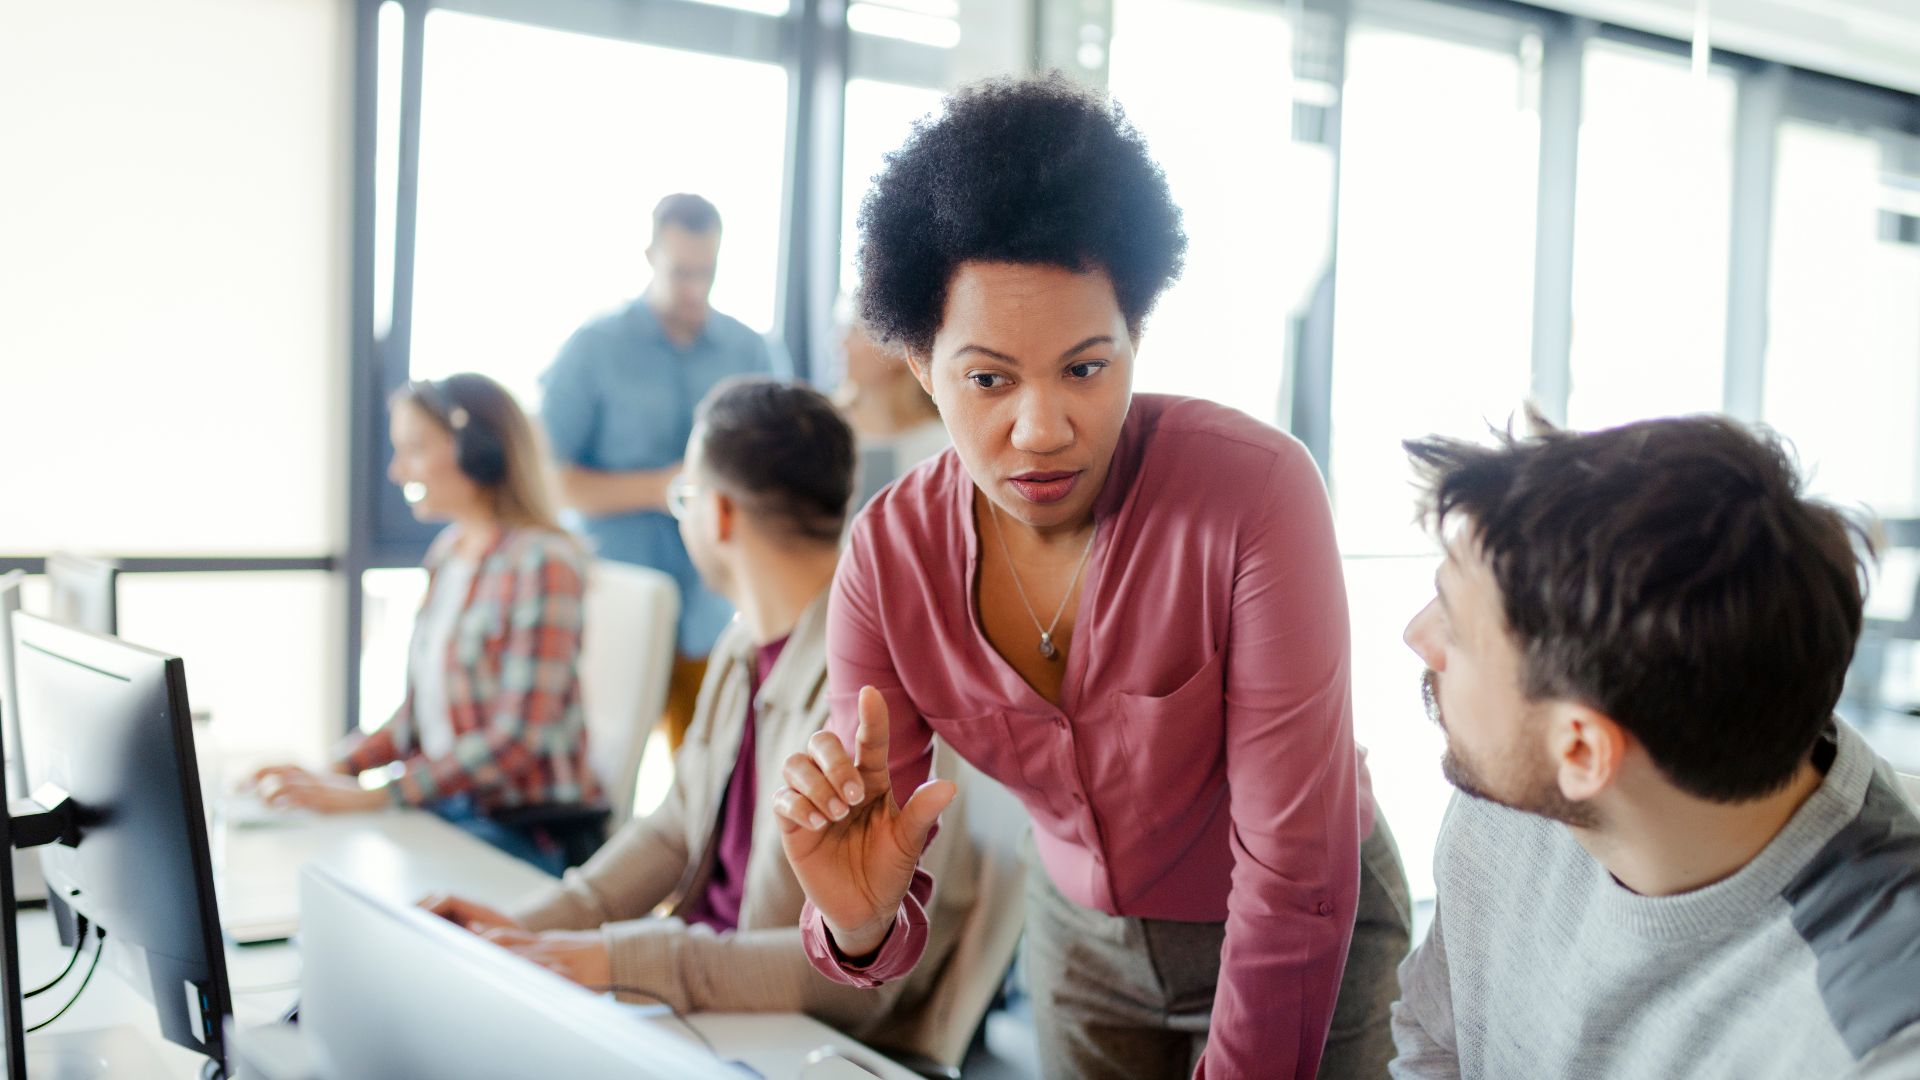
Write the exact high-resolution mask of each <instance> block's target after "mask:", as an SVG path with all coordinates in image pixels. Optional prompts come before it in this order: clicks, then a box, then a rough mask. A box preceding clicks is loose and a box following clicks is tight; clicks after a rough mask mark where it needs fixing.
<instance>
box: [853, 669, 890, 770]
mask: <svg viewBox="0 0 1920 1080" xmlns="http://www.w3.org/2000/svg"><path fill="white" fill-rule="evenodd" d="M889 734H890V732H889V730H888V716H887V699H886V698H883V697H881V696H880V691H878V690H875V689H874V688H873V687H871V686H863V687H861V688H860V724H859V726H858V727H857V728H855V729H854V733H853V743H854V746H853V764H854V767H856V768H858V769H859V770H860V780H861V782H862V783H864V784H865V785H866V788H867V791H868V793H872V792H876V791H886V790H888V789H889V787H891V785H890V784H889V783H888V774H887V738H888V735H889Z"/></svg>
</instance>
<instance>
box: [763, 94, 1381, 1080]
mask: <svg viewBox="0 0 1920 1080" xmlns="http://www.w3.org/2000/svg"><path fill="white" fill-rule="evenodd" d="M860 233H861V244H860V252H859V267H860V293H859V301H860V308H859V310H860V316H861V318H862V320H863V321H864V322H865V324H866V326H867V329H868V330H869V332H871V333H872V334H874V335H875V336H876V337H877V338H878V339H879V340H881V341H882V342H884V343H886V344H888V345H890V346H893V347H895V348H896V349H898V350H899V351H901V352H903V353H904V354H905V356H906V361H907V363H909V364H910V365H911V366H912V369H913V373H914V375H915V377H917V378H918V379H919V380H920V383H921V385H922V386H924V387H925V388H926V390H927V393H928V394H929V395H931V397H932V398H933V400H934V402H935V404H936V405H937V406H938V407H939V410H940V413H941V416H942V417H943V419H944V420H945V422H946V425H947V430H948V432H949V433H950V434H951V435H952V437H953V447H952V449H950V450H948V451H946V452H944V453H942V454H940V455H939V456H937V457H935V458H933V459H931V460H929V461H928V462H926V463H924V464H923V465H921V466H920V467H919V468H917V469H915V470H914V471H912V472H910V473H908V474H907V475H906V476H904V477H902V478H901V479H900V480H899V481H897V482H896V483H894V484H893V485H892V486H891V487H889V488H888V489H887V490H886V491H884V492H882V493H881V494H880V495H879V496H877V497H876V498H875V499H874V501H873V502H872V503H871V504H869V506H868V508H867V510H866V511H865V513H863V514H862V515H861V516H860V517H859V518H858V520H857V521H856V522H855V523H854V525H853V528H852V535H851V537H850V541H849V548H848V550H847V553H846V556H845V558H844V559H843V560H842V562H841V564H840V568H839V572H838V575H837V577H836V579H835V582H834V591H833V597H832V604H831V613H830V616H829V626H830V629H829V632H828V658H829V661H828V670H829V693H830V697H831V703H832V712H833V720H832V722H831V723H830V725H829V727H828V729H827V730H825V731H822V732H820V733H818V734H816V735H815V736H814V737H813V739H812V741H811V742H809V743H808V745H807V747H806V750H805V752H803V753H797V754H794V755H793V756H791V757H790V758H788V759H787V761H786V763H785V768H784V770H783V777H782V779H783V782H784V784H785V788H784V789H783V790H782V791H780V792H779V793H778V795H777V796H776V798H775V802H774V806H775V812H776V814H777V815H778V816H779V818H780V824H781V828H782V841H783V844H784V846H785V849H786V854H787V858H788V859H789V861H790V862H791V863H792V864H793V868H794V871H795V873H796V874H797V875H798V878H799V880H800V883H801V885H802V887H803V888H804V889H805V891H806V893H807V896H808V897H809V900H810V903H809V905H808V907H807V909H806V910H805V911H804V912H803V914H802V916H801V918H802V925H803V927H804V929H805V931H806V932H805V934H804V938H805V941H806V946H807V950H808V953H809V955H810V957H811V958H812V960H813V963H814V966H815V967H817V968H818V969H819V970H820V971H821V972H823V973H824V974H826V975H827V976H828V977H830V978H834V979H838V980H840V981H843V982H847V983H852V984H854V985H862V986H876V985H879V984H881V983H883V982H886V981H889V980H892V979H897V978H899V977H901V976H902V975H903V974H905V973H906V972H908V971H909V970H911V969H912V968H913V966H914V965H915V963H916V961H917V960H918V959H919V956H920V953H921V951H922V949H923V948H924V947H925V944H926V941H927V916H926V911H927V910H928V898H929V897H930V895H931V891H932V889H933V887H934V883H933V881H932V879H931V878H930V877H929V876H928V875H927V874H926V873H925V872H924V871H922V870H920V869H918V868H917V865H916V863H917V860H918V857H919V854H920V852H921V850H922V849H923V847H924V846H925V844H926V840H927V838H928V836H929V835H930V833H931V831H932V830H933V828H934V825H935V821H936V819H937V818H938V815H939V813H940V811H941V810H942V809H944V808H945V806H946V805H947V802H948V801H949V800H950V799H951V798H952V797H953V793H954V785H953V783H952V781H951V780H947V779H931V778H929V763H930V762H931V761H932V756H933V743H932V740H933V738H934V736H936V735H937V736H939V737H940V738H941V739H942V740H944V741H945V742H946V743H948V744H949V745H950V746H952V747H953V748H954V749H955V750H957V751H958V752H959V753H960V754H961V755H962V756H964V757H965V758H967V759H968V760H969V761H971V762H972V763H973V764H974V765H976V766H977V767H979V769H980V770H981V771H982V772H984V773H986V774H987V775H989V776H991V777H993V778H994V779H996V780H998V781H999V782H1000V783H1002V784H1004V785H1005V786H1006V787H1007V789H1008V790H1010V791H1011V792H1012V793H1013V794H1014V795H1015V796H1017V797H1018V798H1019V799H1020V800H1021V801H1022V802H1023V803H1024V804H1025V805H1026V807H1027V809H1028V811H1029V813H1030V814H1031V815H1032V818H1033V824H1034V830H1033V840H1032V850H1031V852H1030V854H1031V856H1032V859H1031V861H1032V863H1033V867H1032V870H1031V872H1030V873H1029V874H1028V886H1027V898H1026V907H1027V915H1026V918H1027V944H1026V950H1027V951H1026V970H1027V974H1028V978H1029V980H1030V983H1031V985H1032V989H1033V996H1034V1003H1035V1027H1036V1030H1037V1033H1038V1037H1039V1042H1040V1060H1041V1069H1042V1072H1043V1074H1044V1075H1045V1076H1048V1077H1068V1076H1071V1077H1127V1078H1135V1077H1159V1076H1167V1077H1175V1076H1184V1075H1186V1074H1187V1073H1188V1072H1189V1071H1190V1070H1197V1074H1198V1075H1204V1076H1209V1077H1229V1076H1230V1077H1288V1076H1295V1077H1311V1076H1314V1075H1316V1071H1318V1072H1319V1074H1320V1075H1325V1076H1339V1077H1345V1076H1382V1075H1385V1073H1386V1064H1387V1060H1388V1059H1389V1058H1390V1057H1391V1056H1392V1052H1393V1051H1392V1038H1391V1034H1390V1017H1389V1007H1390V1005H1391V1003H1392V1001H1393V999H1394V997H1395V996H1396V990H1397V985H1396V980H1395V966H1396V964H1397V963H1398V961H1399V959H1400V958H1401V957H1402V956H1403V955H1404V954H1405V952H1406V949H1407V941H1408V936H1409V925H1408V923H1409V918H1408V910H1409V903H1408V899H1407V886H1406V880H1405V875H1404V873H1403V872H1402V871H1401V868H1400V861H1399V855H1398V852H1397V851H1396V850H1395V848H1394V846H1393V840H1392V837H1391V835H1390V834H1389V833H1388V831H1387V828H1386V823H1385V822H1384V821H1383V820H1381V819H1380V818H1379V816H1378V813H1377V811H1376V810H1375V807H1374V803H1373V796H1372V792H1371V788H1370V784H1369V781H1368V778H1367V772H1366V767H1365V763H1364V760H1363V758H1362V756H1361V753H1360V751H1359V750H1358V749H1357V748H1356V747H1355V745H1354V742H1353V727H1352V703H1351V697H1350V694H1349V688H1348V645H1349V638H1348V624H1347V609H1346V592H1345V588H1344V585H1343V584H1342V580H1341V573H1340V557H1339V553H1338V551H1337V550H1336V548H1335V545H1334V534H1333V525H1332V519H1331V515H1330V513H1329V510H1328V505H1327V497H1326V492H1325V489H1324V488H1323V486H1322V484H1321V481H1320V475H1319V473H1318V471H1317V470H1316V469H1315V467H1314V463H1313V461H1312V459H1311V458H1310V457H1309V456H1308V454H1307V452H1306V451H1305V450H1304V449H1303V448H1302V447H1301V445H1300V444H1299V443H1298V442H1296V441H1295V440H1294V439H1292V438H1290V437H1289V436H1287V435H1285V434H1283V433H1281V432H1279V431H1277V430H1275V429H1274V428H1272V427H1270V426H1268V425H1266V424H1263V423H1260V422H1258V421H1255V420H1253V419H1250V418H1249V417H1247V416H1246V415H1244V414H1242V413H1240V412H1237V411H1234V410H1232V409H1229V408H1226V407H1224V406H1220V405H1215V404H1212V403H1209V402H1204V401H1198V400H1191V399H1185V398H1178V397H1164V396H1156V395H1146V394H1142V395H1139V396H1135V395H1134V394H1133V392H1132V381H1133V366H1134V357H1135V352H1136V350H1137V349H1138V348H1139V346H1140V344H1141V341H1142V337H1141V332H1142V330H1143V329H1144V328H1145V325H1146V320H1147V315H1148V313H1149V312H1150V311H1151V310H1152V308H1153V305H1154V302H1155V300H1157V299H1158V298H1159V296H1160V294H1161V292H1162V291H1163V290H1164V289H1165V288H1166V287H1167V285H1168V284H1169V283H1170V282H1171V281H1172V280H1173V279H1174V278H1175V277H1176V276H1177V275H1178V274H1179V271H1180V267H1181V260H1182V258H1183V256H1184V254H1185V249H1186V235H1185V233H1184V232H1183V231H1182V228H1181V219H1180V211H1179V208H1178V207H1176V206H1175V205H1174V203H1173V200H1172V197H1171V195H1170V193H1169V191H1168V188H1167V183H1166V179H1165V177H1164V175H1163V174H1162V173H1161V171H1160V168H1159V166H1158V165H1156V164H1155V163H1154V161H1153V159H1152V158H1151V157H1150V156H1149V155H1148V152H1147V148H1146V145H1145V143H1144V141H1143V140H1142V139H1141V137H1140V135H1139V134H1138V133H1137V132H1136V131H1135V130H1134V129H1133V127H1132V126H1131V125H1129V124H1128V123H1127V121H1126V119H1125V117H1124V116H1123V115H1122V113H1121V111H1120V109H1119V108H1118V107H1117V106H1115V105H1113V104H1112V103H1110V102H1109V101H1107V100H1106V99H1105V98H1104V97H1101V96H1098V95H1095V94H1092V93H1090V92H1088V91H1085V90H1082V89H1080V88H1078V87H1076V86H1074V85H1073V84H1071V83H1069V82H1067V81H1066V80H1065V79H1063V78H1062V77H1060V76H1058V75H1055V76H1051V77H1046V78H1036V79H1027V80H1016V81H992V82H987V83H982V84H978V85H975V86H972V87H969V88H967V89H964V90H962V91H960V92H959V93H957V94H955V95H954V96H952V97H951V98H950V99H949V100H948V101H947V102H946V104H945V107H944V109H943V111H942V112H941V113H940V114H939V115H938V116H937V117H935V118H931V119H929V120H923V121H922V122H921V123H920V124H919V125H918V126H916V127H915V129H914V132H913V134H912V135H911V136H910V137H909V138H908V140H907V142H906V143H905V145H904V146H902V147H901V148H900V149H899V150H897V151H895V152H894V153H893V154H892V155H890V156H889V157H888V159H887V164H886V168H885V170H884V171H883V173H882V174H881V175H880V176H879V177H878V178H876V183H875V187H874V188H873V190H872V192H871V193H870V194H869V195H868V197H867V200H866V203H865V205H864V206H863V207H862V209H861V213H860ZM1250 314H1251V313H1250ZM1250 322H1251V320H1250ZM1254 343H1255V342H1250V345H1251V344H1254ZM1205 359H1206V358H1203V357H1193V358H1191V362H1195V363H1199V362H1203V361H1204V360H1205ZM1323 1054H1324V1057H1323Z"/></svg>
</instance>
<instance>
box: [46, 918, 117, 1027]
mask: <svg viewBox="0 0 1920 1080" xmlns="http://www.w3.org/2000/svg"><path fill="white" fill-rule="evenodd" d="M93 934H94V939H95V940H96V941H98V942H99V944H98V945H95V946H94V947H93V963H91V964H88V965H87V977H86V978H84V979H81V980H80V988H79V989H77V990H75V991H74V992H73V996H72V997H70V998H68V999H67V1003H66V1004H65V1005H62V1006H60V1011H59V1012H57V1013H54V1014H53V1015H52V1016H49V1017H47V1018H46V1019H45V1020H42V1021H40V1022H39V1023H37V1024H35V1025H33V1026H32V1027H30V1028H28V1029H27V1030H26V1034H28V1035H31V1034H33V1033H34V1032H36V1031H39V1030H40V1029H41V1028H43V1027H46V1026H47V1025H48V1024H51V1023H53V1022H54V1021H55V1020H58V1019H60V1018H61V1017H63V1016H65V1015H67V1010H68V1009H71V1008H73V1003H74V1002H76V1001H79V1000H80V995H81V994H84V993H86V992H87V984H88V983H90V982H92V981H93V973H94V972H95V971H98V970H99V969H100V954H101V953H104V952H106V951H107V932H106V930H105V929H104V928H102V927H98V926H96V927H94V930H93Z"/></svg>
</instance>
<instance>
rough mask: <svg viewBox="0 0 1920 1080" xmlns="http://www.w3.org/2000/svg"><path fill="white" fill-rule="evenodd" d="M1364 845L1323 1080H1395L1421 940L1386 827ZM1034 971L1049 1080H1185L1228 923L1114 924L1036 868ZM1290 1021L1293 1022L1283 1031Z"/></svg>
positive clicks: (1200, 1042)
mask: <svg viewBox="0 0 1920 1080" xmlns="http://www.w3.org/2000/svg"><path fill="white" fill-rule="evenodd" d="M1374 817H1375V824H1374V828H1373V835H1372V836H1371V837H1369V838H1368V839H1367V841H1366V842H1365V843H1364V844H1362V845H1361V846H1360V904H1359V911H1358V914H1357V915H1356V917H1355V920H1354V928H1353V944H1352V946H1351V947H1350V948H1349V949H1348V951H1347V967H1346V973H1345V975H1344V976H1342V978H1341V981H1340V996H1339V998H1338V999H1337V1001H1336V1002H1335V1005H1334V1010H1333V1026H1332V1031H1331V1032H1329V1033H1328V1035H1327V1047H1326V1052H1325V1055H1324V1056H1323V1057H1322V1059H1321V1062H1320V1075H1321V1076H1323V1077H1331V1078H1334V1080H1349V1078H1354V1080H1359V1078H1369V1080H1370V1078H1374V1077H1384V1076H1386V1075H1387V1062H1389V1061H1391V1060H1392V1059H1393V1032H1392V1017H1391V1011H1390V1010H1391V1007H1392V1005H1393V1001H1394V999H1395V998H1397V997H1398V996H1399V991H1400V983H1399V977H1398V968H1399V965H1400V961H1401V960H1402V959H1404V958H1405V957H1406V955H1407V949H1408V946H1409V942H1410V940H1411V937H1412V933H1413V903H1412V900H1411V898H1410V897H1409V896H1408V891H1407V875H1406V871H1405V870H1403V869H1402V868H1401V866H1400V851H1399V848H1398V847H1396V846H1395V845H1394V842H1393V833H1392V831H1390V830H1389V829H1388V828H1387V822H1386V819H1385V818H1383V817H1380V816H1379V814H1378V812H1377V811H1376V813H1375V816H1374ZM1031 854H1032V852H1031V849H1029V856H1030V860H1029V868H1028V871H1027V935H1026V944H1025V946H1024V948H1025V952H1024V954H1023V956H1022V964H1023V966H1024V967H1025V969H1026V975H1027V982H1028V988H1029V990H1030V991H1031V992H1032V995H1033V1014H1034V1031H1035V1034H1036V1036H1037V1037H1038V1040H1039V1044H1040V1046H1039V1050H1040V1055H1039V1056H1040V1075H1041V1077H1042V1078H1043V1080H1056V1078H1057V1080H1069V1078H1071V1080H1082V1078H1084V1080H1109V1078H1111V1080H1149V1078H1157V1077H1166V1078H1167V1080H1183V1078H1185V1077H1187V1076H1190V1075H1191V1074H1192V1072H1193V1066H1194V1064H1195V1063H1196V1062H1198V1061H1199V1059H1200V1052H1201V1050H1203V1049H1204V1048H1205V1047H1206V1043H1207V1021H1208V1018H1209V1016H1210V1014H1211V1013H1212V1011H1213V988H1214V984H1215V983H1217V982H1218V981H1219V978H1220V946H1221V943H1222V942H1223V941H1224V940H1225V939H1226V924H1225V923H1224V922H1215V923H1189V922H1173V921H1169V920H1164V919H1136V918H1129V917H1126V916H1119V915H1108V914H1107V913H1105V912H1102V911H1094V910H1092V909H1089V908H1084V907H1081V906H1080V905H1078V904H1076V903H1074V902H1073V901H1071V900H1068V899H1067V898H1066V897H1064V896H1062V895H1060V891H1059V890H1058V889H1056V888H1054V885H1053V881H1052V879H1050V878H1048V877H1047V872H1046V871H1045V870H1044V869H1043V868H1041V867H1040V865H1039V863H1038V862H1037V861H1034V860H1032V859H1031ZM1282 1022H1288V1021H1282Z"/></svg>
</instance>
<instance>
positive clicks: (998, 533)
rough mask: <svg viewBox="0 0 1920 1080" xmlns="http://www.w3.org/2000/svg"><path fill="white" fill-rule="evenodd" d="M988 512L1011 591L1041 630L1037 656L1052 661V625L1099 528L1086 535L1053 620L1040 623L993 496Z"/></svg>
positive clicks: (1057, 652)
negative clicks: (1043, 623) (1004, 561)
mask: <svg viewBox="0 0 1920 1080" xmlns="http://www.w3.org/2000/svg"><path fill="white" fill-rule="evenodd" d="M987 512H988V513H990V514H992V515H993V535H994V538H995V539H997V540H999V541H1000V554H1001V555H1003V556H1005V557H1006V560H1007V573H1008V574H1011V575H1012V576H1013V588H1014V591H1016V592H1018V593H1019V594H1020V603H1021V604H1023V605H1025V607H1026V609H1027V618H1029V619H1032V620H1033V628H1034V629H1035V630H1038V631H1040V655H1041V656H1044V657H1046V658H1047V659H1048V660H1051V659H1053V658H1054V657H1056V656H1059V655H1060V650H1059V648H1058V647H1056V646H1055V645H1054V643H1053V630H1054V627H1056V626H1059V625H1060V616H1062V615H1064V614H1066V612H1067V601H1068V600H1071V599H1073V587H1074V585H1075V584H1076V583H1077V582H1079V580H1080V571H1081V570H1083V569H1085V568H1086V565H1087V556H1088V555H1090V554H1092V553H1093V538H1094V536H1097V535H1099V528H1098V527H1097V526H1096V527H1095V529H1094V532H1093V533H1092V534H1089V535H1088V537H1087V546H1086V547H1084V548H1081V549H1080V561H1079V562H1077V563H1075V564H1074V566H1073V577H1071V578H1069V579H1068V580H1067V594H1066V595H1065V596H1062V597H1061V598H1060V607H1059V608H1058V609H1057V610H1056V611H1054V613H1053V621H1052V622H1050V623H1048V624H1047V625H1046V626H1041V625H1040V616H1039V614H1038V613H1037V612H1035V611H1034V610H1033V601H1031V600H1028V599H1027V587H1026V586H1025V585H1022V584H1020V571H1018V570H1016V569H1014V566H1013V552H1011V551H1008V550H1007V534H1006V532H1005V530H1003V529H1001V528H1000V509H999V507H996V506H994V505H993V500H992V499H988V500H987Z"/></svg>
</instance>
